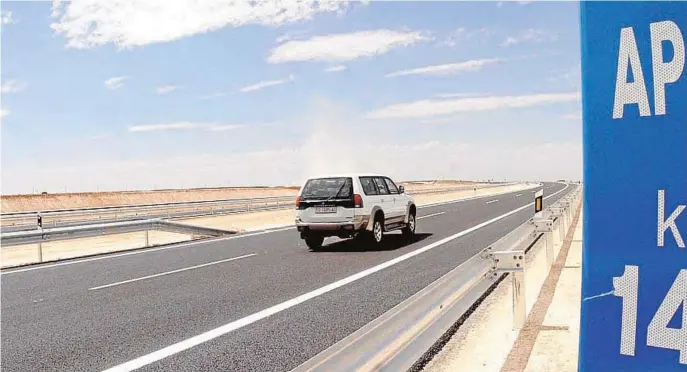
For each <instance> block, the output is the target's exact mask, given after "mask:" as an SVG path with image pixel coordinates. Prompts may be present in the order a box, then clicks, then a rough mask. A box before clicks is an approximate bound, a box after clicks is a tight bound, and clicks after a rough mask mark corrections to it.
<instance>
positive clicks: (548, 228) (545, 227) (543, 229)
mask: <svg viewBox="0 0 687 372" xmlns="http://www.w3.org/2000/svg"><path fill="white" fill-rule="evenodd" d="M534 231H535V232H537V233H543V234H544V239H545V240H544V242H545V244H546V261H547V262H548V264H549V267H551V265H553V262H554V261H555V255H554V249H553V248H554V247H553V220H549V219H540V220H535V221H534Z"/></svg>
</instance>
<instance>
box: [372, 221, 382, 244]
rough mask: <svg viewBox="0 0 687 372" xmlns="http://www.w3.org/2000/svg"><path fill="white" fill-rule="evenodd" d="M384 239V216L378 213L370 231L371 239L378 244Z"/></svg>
mask: <svg viewBox="0 0 687 372" xmlns="http://www.w3.org/2000/svg"><path fill="white" fill-rule="evenodd" d="M383 239H384V218H383V217H381V216H379V215H377V216H375V219H374V222H372V231H371V232H370V241H371V242H372V244H375V245H378V244H381V243H382V240H383Z"/></svg>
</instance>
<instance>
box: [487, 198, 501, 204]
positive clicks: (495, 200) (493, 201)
mask: <svg viewBox="0 0 687 372" xmlns="http://www.w3.org/2000/svg"><path fill="white" fill-rule="evenodd" d="M497 201H499V200H498V199H494V200H490V201H488V202H487V204H491V203H496V202H497Z"/></svg>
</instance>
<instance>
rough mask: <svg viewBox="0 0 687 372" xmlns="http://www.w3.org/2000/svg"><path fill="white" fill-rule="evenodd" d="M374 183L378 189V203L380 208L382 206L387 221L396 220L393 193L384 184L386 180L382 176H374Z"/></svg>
mask: <svg viewBox="0 0 687 372" xmlns="http://www.w3.org/2000/svg"><path fill="white" fill-rule="evenodd" d="M374 181H375V185H376V186H377V190H379V195H380V197H381V198H380V203H381V206H382V208H384V215H385V216H386V221H387V222H397V221H396V220H397V219H398V211H397V210H396V206H395V203H394V197H395V195H392V194H391V192H390V191H389V188H388V187H387V186H386V181H384V177H374Z"/></svg>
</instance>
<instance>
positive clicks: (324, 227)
mask: <svg viewBox="0 0 687 372" xmlns="http://www.w3.org/2000/svg"><path fill="white" fill-rule="evenodd" d="M368 221H369V217H368V216H359V217H356V218H355V220H353V221H342V222H304V221H301V220H296V228H297V229H298V231H299V232H300V233H301V236H303V235H305V234H306V233H309V232H314V233H317V234H322V235H330V236H336V235H340V236H341V235H344V236H345V235H349V234H351V233H354V232H357V231H360V230H365V229H366V228H367V224H368Z"/></svg>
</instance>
